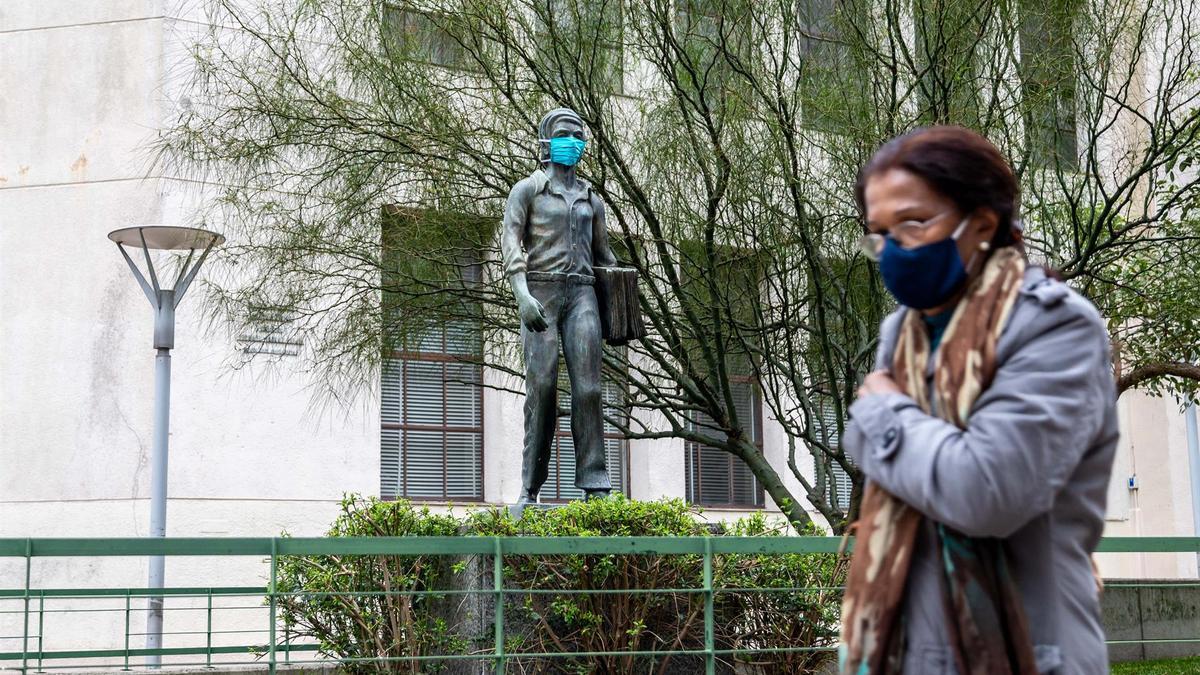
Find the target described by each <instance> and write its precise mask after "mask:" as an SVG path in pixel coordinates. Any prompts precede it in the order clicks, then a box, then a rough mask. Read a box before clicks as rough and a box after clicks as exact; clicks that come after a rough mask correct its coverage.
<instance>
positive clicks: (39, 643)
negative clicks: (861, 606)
mask: <svg viewBox="0 0 1200 675" xmlns="http://www.w3.org/2000/svg"><path fill="white" fill-rule="evenodd" d="M852 547H853V540H852V539H846V540H843V539H842V538H839V537H784V536H767V537H732V536H728V537H727V536H713V537H475V536H461V537H345V538H304V537H295V538H292V537H283V538H168V539H157V538H104V539H99V538H97V539H53V538H44V539H0V563H4V562H5V561H8V562H9V563H13V562H14V561H15V565H17V566H21V563H22V562H23V566H22V569H21V570H20V572H21V574H22V576H23V577H24V578H23V582H20V583H17V582H16V580H15V579H11V580H10V579H3V580H0V670H3V669H6V668H8V669H16V670H18V671H20V672H23V673H24V672H43V671H49V670H66V669H81V668H96V667H101V666H103V667H108V668H123V669H126V670H128V669H130V668H131V667H133V664H131V661H132V660H133V659H141V658H144V657H147V656H151V655H159V656H164V657H184V658H181V659H180V660H179V661H178V662H175V663H169V664H168V663H164V665H202V666H210V667H211V666H214V665H237V664H243V665H250V664H256V665H261V666H265V667H267V668H268V669H269V670H270V672H275V670H276V668H277V666H278V665H280V664H285V663H290V664H301V663H310V664H311V663H323V664H333V665H336V664H337V663H353V662H373V663H378V662H381V661H387V662H398V663H420V662H425V661H432V662H438V663H440V664H443V665H444V664H447V663H453V662H459V661H468V662H475V663H479V664H484V668H491V672H494V673H504V672H505V669H506V668H507V667H509V666H510V665H511V664H512V663H514V662H516V661H526V660H536V659H555V658H590V657H605V656H628V657H647V658H663V657H668V656H671V657H674V656H679V657H685V658H687V657H690V658H695V659H698V660H702V661H703V668H704V671H705V672H706V673H715V672H717V665H718V661H719V659H720V658H721V657H732V656H739V655H746V654H755V655H757V656H760V657H761V656H765V655H770V654H772V653H802V652H814V651H828V650H830V649H831V647H832V646H831V645H828V644H825V645H819V646H812V645H791V646H786V647H771V648H764V647H761V646H760V647H746V648H742V647H739V646H738V645H736V644H735V645H730V644H719V643H718V641H717V639H716V637H715V626H714V621H715V619H714V603H715V602H716V599H717V598H718V597H722V598H723V597H726V596H729V595H733V594H793V595H798V594H803V593H826V592H832V593H840V591H841V588H840V587H838V586H825V587H822V586H802V587H794V586H780V587H774V586H771V587H744V586H722V585H719V584H717V583H716V582H715V580H714V565H715V564H716V562H717V561H718V560H721V559H723V558H722V557H725V556H732V557H736V556H768V557H770V556H790V555H826V556H828V555H829V554H836V553H838V551H839V550H841V549H844V550H846V551H849V550H850V549H851V548H852ZM1098 551H1099V552H1102V553H1196V554H1200V537H1109V538H1106V539H1104V540H1102V541H1101V543H1100V546H1099V549H1098ZM158 555H162V556H172V557H188V556H206V557H216V558H229V557H249V558H260V559H262V562H263V563H264V564H267V565H269V568H268V570H267V574H268V579H264V581H266V583H265V585H240V586H212V587H206V586H188V587H173V588H164V589H148V588H136V587H131V588H40V587H35V586H34V585H33V584H32V583H31V581H32V578H33V567H34V562H35V561H37V560H41V559H63V558H65V559H73V558H89V559H103V558H128V557H143V556H158ZM300 556H437V557H450V558H454V559H458V560H467V559H472V560H475V561H476V569H477V570H478V571H479V572H480V574H481V576H482V577H487V578H485V579H483V581H484V583H480V584H477V585H476V586H475V587H471V588H443V589H434V590H431V589H423V590H391V589H372V590H355V591H353V592H349V591H330V592H311V591H281V590H279V588H278V583H279V573H280V563H281V559H289V558H293V557H300ZM517 556H526V557H537V556H698V557H699V568H698V570H699V571H700V575H699V576H698V578H697V584H696V585H695V586H686V587H679V588H618V589H611V588H604V589H563V588H537V587H529V588H523V587H514V586H510V585H508V584H507V583H506V578H505V575H506V572H505V564H506V561H507V560H512V559H514V558H515V557H517ZM692 560H695V558H692ZM488 563H490V564H488ZM10 568H11V566H10V567H6V568H4V569H6V570H7V569H10ZM10 582H12V583H10ZM1198 584H1200V582H1198ZM1198 584H1155V583H1146V584H1141V583H1137V582H1120V583H1114V584H1111V585H1110V587H1111V588H1145V589H1152V588H1158V587H1169V588H1182V587H1184V586H1188V585H1198ZM582 594H591V595H598V594H612V595H629V596H636V595H645V594H660V595H661V594H671V595H675V596H680V597H684V598H695V599H697V602H702V603H703V609H702V618H703V632H702V634H701V635H699V636H698V637H699V638H700V639H701V641H702V644H696V645H692V646H684V645H673V646H674V647H675V648H672V649H663V650H651V651H639V650H622V651H611V650H609V651H594V652H586V651H575V652H566V651H559V652H550V651H546V652H537V651H533V652H530V651H520V650H516V651H514V650H513V649H512V645H510V644H509V638H510V637H511V635H510V632H509V629H510V627H511V623H512V619H509V618H506V604H508V598H511V597H514V596H524V597H534V596H539V595H551V596H555V597H558V596H562V597H571V596H572V595H582ZM350 595H352V596H354V597H356V598H371V597H375V598H380V597H384V598H387V597H404V596H410V597H411V596H430V597H434V596H436V597H439V598H444V597H463V598H480V599H485V598H486V601H487V602H489V603H490V610H489V611H490V618H489V619H488V620H487V623H489V624H490V627H489V629H488V631H487V632H488V637H487V638H486V642H487V643H488V645H487V647H484V648H476V649H473V650H469V652H468V653H445V654H436V655H424V656H392V657H369V658H345V657H342V658H336V657H332V656H330V655H327V654H323V653H321V649H320V646H319V645H318V644H316V643H314V642H311V641H310V642H295V641H293V640H291V638H290V636H289V633H288V632H287V631H286V630H284V631H283V633H282V635H283V637H282V639H280V637H279V636H280V629H281V627H282V628H286V626H284V625H283V624H281V616H280V612H281V607H280V603H281V602H284V603H286V602H287V601H288V600H289V599H293V598H297V597H303V598H305V599H309V600H311V599H314V598H315V599H319V598H321V597H323V596H329V597H336V598H344V597H346V596H350ZM822 597H824V596H822ZM148 598H163V600H164V603H167V602H171V603H178V605H175V604H172V605H171V606H170V607H169V610H170V611H169V612H168V616H169V617H170V618H171V619H172V620H173V621H175V622H176V623H177V625H180V624H182V625H183V626H185V627H190V628H192V630H178V631H173V632H172V631H167V632H164V637H170V638H172V639H173V640H176V641H179V642H188V644H186V645H182V646H171V647H166V646H164V647H162V648H158V649H144V648H140V646H138V645H140V644H142V643H144V638H145V634H144V633H142V632H139V628H140V627H141V626H143V625H144V614H145V601H146V599H148ZM826 602H828V598H826ZM89 603H93V604H89ZM699 611H700V610H697V612H699ZM99 615H103V616H106V617H109V618H110V619H111V618H112V617H116V621H117V622H119V623H120V625H121V626H122V632H123V635H121V636H120V637H119V638H118V639H119V640H120V641H119V642H117V641H115V640H114V641H113V642H112V643H110V644H106V645H105V646H103V647H93V648H55V647H50V646H47V637H48V635H53V634H54V633H55V631H54V630H52V628H51V625H53V627H55V628H57V630H58V632H59V633H62V634H71V633H72V632H74V629H71V628H64V626H71V625H72V623H71V622H72V621H75V622H78V621H83V620H85V619H83V618H81V617H88V616H99ZM242 616H249V618H245V619H243V618H240V617H242ZM215 617H219V618H220V620H221V622H220V623H219V622H217V621H216V619H215ZM247 625H249V626H252V627H251V628H245V627H244V626H247ZM239 627H241V628H239ZM1142 643H1200V637H1197V638H1196V639H1164V640H1146V639H1135V640H1110V642H1109V644H1110V645H1131V644H1142ZM164 644H165V643H164ZM188 658H190V659H191V660H188ZM139 665H140V664H139ZM472 672H480V671H479V670H475V671H472Z"/></svg>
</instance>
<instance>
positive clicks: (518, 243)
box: [500, 180, 547, 331]
mask: <svg viewBox="0 0 1200 675" xmlns="http://www.w3.org/2000/svg"><path fill="white" fill-rule="evenodd" d="M532 197H533V195H532V194H531V190H530V186H529V182H528V181H527V180H523V181H521V182H519V183H517V184H516V185H514V186H513V188H512V190H510V191H509V193H508V203H507V204H506V205H505V207H504V222H503V223H502V224H501V227H500V254H501V257H502V259H503V261H504V276H506V277H508V283H509V285H510V286H512V292H513V297H514V298H515V299H516V301H517V313H518V314H520V316H521V321H522V322H523V323H524V324H525V325H526V326H528V327H530V328H531V329H533V330H535V331H543V330H545V329H546V325H547V324H546V312H545V309H544V308H543V307H542V305H541V303H540V302H538V301H537V299H536V298H534V297H533V294H532V293H530V292H529V284H528V282H527V281H526V279H525V272H526V271H528V264H527V262H526V256H525V249H524V241H525V228H526V227H527V226H528V222H529V204H530V201H531V200H532Z"/></svg>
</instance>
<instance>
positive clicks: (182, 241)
mask: <svg viewBox="0 0 1200 675" xmlns="http://www.w3.org/2000/svg"><path fill="white" fill-rule="evenodd" d="M108 238H109V239H111V240H113V241H114V242H116V244H117V249H118V250H119V251H121V256H122V257H123V258H125V262H127V263H129V269H130V270H131V271H132V272H133V276H134V277H135V278H136V279H137V281H138V285H140V286H141V287H142V290H143V291H144V292H145V293H146V299H148V300H149V301H150V306H151V307H153V308H154V349H156V350H157V352H158V353H157V355H156V356H155V357H154V443H153V448H152V450H151V455H152V457H151V472H150V536H151V537H164V536H166V533H167V432H168V429H169V428H170V421H171V348H172V347H174V346H175V308H176V307H178V306H179V302H180V301H181V300H183V295H184V293H186V292H187V289H188V286H190V285H191V283H192V281H193V280H194V279H195V278H196V273H197V272H199V271H200V266H201V265H203V264H204V260H205V258H207V257H208V254H209V252H210V251H212V249H213V247H215V246H219V245H220V244H221V243H223V242H224V241H225V237H223V236H221V235H219V234H217V233H215V232H209V231H207V230H200V229H196V228H191V227H166V226H160V225H144V226H137V227H127V228H123V229H120V230H114V231H112V232H109V233H108ZM126 246H134V247H137V248H140V249H142V254H143V256H144V257H145V260H146V272H147V273H148V274H149V275H150V281H149V282H147V281H146V276H145V275H143V274H142V271H141V270H140V269H138V266H137V264H136V263H134V262H133V258H131V257H129V252H128V251H126V250H125V247H126ZM151 250H162V251H183V250H186V251H187V252H188V255H187V259H186V260H185V261H184V263H183V266H182V267H180V268H179V275H178V276H177V277H176V278H175V283H174V284H173V285H172V286H171V287H170V288H163V287H162V286H161V285H160V284H159V280H158V274H157V272H156V271H155V269H154V263H153V261H152V260H151V259H150V251H151ZM198 250H202V251H203V253H201V254H200V258H199V259H198V260H196V262H195V264H192V258H193V257H194V256H195V254H196V251H198ZM164 567H165V566H164V560H163V556H161V555H156V556H150V584H149V587H150V588H151V589H160V588H162V587H163V581H164ZM162 625H163V598H162V596H161V595H158V596H151V597H150V598H149V607H148V612H147V617H146V649H155V650H156V649H160V648H161V647H162ZM146 665H147V666H149V667H151V668H158V667H160V666H161V665H162V656H161V655H158V654H150V655H147V656H146Z"/></svg>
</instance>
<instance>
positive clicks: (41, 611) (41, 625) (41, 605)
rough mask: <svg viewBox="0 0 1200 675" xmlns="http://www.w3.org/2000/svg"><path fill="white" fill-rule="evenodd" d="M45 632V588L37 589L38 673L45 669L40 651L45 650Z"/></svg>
mask: <svg viewBox="0 0 1200 675" xmlns="http://www.w3.org/2000/svg"><path fill="white" fill-rule="evenodd" d="M45 632H46V589H41V590H39V591H38V669H37V671H38V672H39V673H44V672H46V671H44V670H42V652H43V651H44V650H45V643H43V642H42V636H43V635H44V634H45Z"/></svg>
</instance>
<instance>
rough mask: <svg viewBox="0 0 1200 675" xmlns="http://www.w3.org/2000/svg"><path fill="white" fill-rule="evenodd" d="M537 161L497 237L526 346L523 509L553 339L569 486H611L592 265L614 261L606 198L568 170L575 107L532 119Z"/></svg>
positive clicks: (594, 491)
mask: <svg viewBox="0 0 1200 675" xmlns="http://www.w3.org/2000/svg"><path fill="white" fill-rule="evenodd" d="M538 136H539V138H538V144H539V148H540V149H539V154H540V160H541V167H540V168H538V169H536V170H535V171H534V172H533V173H532V174H531V175H530V176H529V177H527V178H525V179H523V180H521V181H520V182H519V183H517V184H516V185H514V186H513V188H512V191H511V192H510V193H509V195H508V205H507V206H506V207H505V210H504V225H503V232H502V234H501V239H500V244H501V250H502V252H503V255H504V273H505V275H506V276H507V277H508V279H509V282H510V283H511V285H512V290H513V295H514V296H515V297H516V300H517V308H518V310H519V313H520V315H521V337H522V339H523V341H524V347H525V454H524V458H523V462H522V467H521V478H522V481H523V483H522V490H521V497H520V500H519V501H518V502H517V505H516V506H515V507H514V508H513V511H514V513H516V514H520V513H521V512H522V511H523V510H524V508H525V507H526V506H528V505H529V504H533V503H536V502H537V496H538V491H539V490H541V488H542V484H544V483H545V482H546V476H547V473H548V471H549V467H550V451H551V448H552V444H553V440H554V431H555V426H556V424H557V416H558V390H557V385H558V358H559V356H558V354H559V343H561V344H562V353H563V356H564V357H565V361H566V364H567V374H568V375H569V376H570V380H571V436H572V438H573V439H574V441H575V486H576V487H578V488H580V489H582V490H583V491H584V493H585V495H586V498H589V499H590V498H596V497H604V496H607V495H608V493H609V491H610V490H611V489H612V484H611V483H610V482H609V478H608V469H607V467H606V466H605V456H604V437H603V424H604V422H603V417H602V412H603V408H602V405H603V404H602V402H601V396H600V361H601V332H600V314H599V310H598V308H597V302H596V289H595V283H596V276H595V273H594V272H593V268H594V267H601V266H604V267H615V266H616V264H617V261H616V258H615V257H614V256H613V253H612V249H611V248H610V247H609V244H608V232H607V230H606V228H605V225H604V202H603V201H601V200H600V197H599V196H598V195H596V193H595V192H593V191H592V188H591V186H590V185H588V184H587V183H586V182H585V181H583V180H582V179H580V178H578V177H577V176H576V175H575V165H576V163H578V162H579V158H580V157H581V156H582V155H583V150H584V148H585V147H586V146H587V132H586V130H585V129H584V126H583V120H582V119H580V117H579V115H578V114H576V113H575V111H573V110H569V109H567V108H558V109H555V110H551V111H550V112H548V113H546V116H545V117H543V118H542V121H541V123H540V124H539V125H538Z"/></svg>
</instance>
